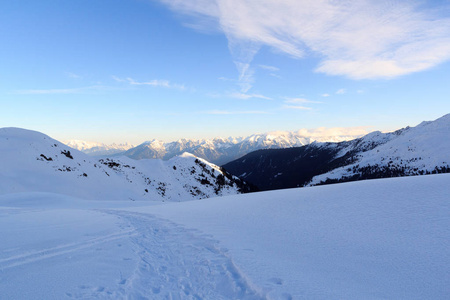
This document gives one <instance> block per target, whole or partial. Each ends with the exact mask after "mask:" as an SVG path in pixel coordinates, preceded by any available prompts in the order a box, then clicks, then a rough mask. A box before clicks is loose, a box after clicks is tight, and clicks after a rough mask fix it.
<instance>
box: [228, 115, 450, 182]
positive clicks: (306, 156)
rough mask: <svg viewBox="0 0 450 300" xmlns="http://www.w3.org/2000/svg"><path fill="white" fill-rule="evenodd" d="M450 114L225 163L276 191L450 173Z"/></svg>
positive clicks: (275, 150)
mask: <svg viewBox="0 0 450 300" xmlns="http://www.w3.org/2000/svg"><path fill="white" fill-rule="evenodd" d="M448 149H450V115H446V116H443V117H442V118H440V119H438V120H435V121H432V122H423V123H422V124H420V125H418V126H416V127H406V128H403V129H400V130H397V131H394V132H389V133H381V132H379V131H376V132H372V133H369V134H367V135H365V136H364V137H362V138H358V139H354V140H351V141H344V142H339V143H318V142H314V143H311V144H308V145H306V146H302V147H296V148H289V149H270V150H259V151H255V152H252V153H249V154H247V155H245V156H243V157H241V158H240V159H237V160H235V161H232V162H230V163H228V164H225V165H224V166H223V167H224V168H225V169H226V170H228V171H229V172H231V173H232V174H235V175H237V176H239V177H240V178H242V179H244V180H245V181H247V182H250V183H252V184H254V185H256V186H257V187H258V188H259V189H260V190H273V189H283V188H292V187H301V186H305V185H317V184H324V183H336V182H346V181H355V180H362V179H374V178H386V177H399V176H410V175H423V174H432V173H446V172H450V166H449V165H450V153H449V151H448Z"/></svg>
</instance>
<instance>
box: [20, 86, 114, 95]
mask: <svg viewBox="0 0 450 300" xmlns="http://www.w3.org/2000/svg"><path fill="white" fill-rule="evenodd" d="M107 89H111V87H106V86H88V87H80V88H73V89H29V90H18V91H15V92H14V94H19V95H57V94H81V93H86V92H92V91H103V90H107Z"/></svg>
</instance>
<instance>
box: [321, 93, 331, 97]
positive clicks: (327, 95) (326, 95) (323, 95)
mask: <svg viewBox="0 0 450 300" xmlns="http://www.w3.org/2000/svg"><path fill="white" fill-rule="evenodd" d="M321 96H322V97H330V94H327V93H325V94H322V95H321Z"/></svg>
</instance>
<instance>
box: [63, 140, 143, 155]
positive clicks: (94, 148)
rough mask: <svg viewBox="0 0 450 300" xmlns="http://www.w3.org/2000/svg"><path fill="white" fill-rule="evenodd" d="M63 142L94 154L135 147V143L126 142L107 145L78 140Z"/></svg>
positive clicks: (117, 151)
mask: <svg viewBox="0 0 450 300" xmlns="http://www.w3.org/2000/svg"><path fill="white" fill-rule="evenodd" d="M63 143H64V144H66V145H67V146H69V147H70V148H73V149H76V150H79V151H81V152H84V153H86V154H89V155H95V156H102V155H111V154H117V153H122V152H125V151H127V150H128V149H130V148H133V147H135V145H131V144H128V143H125V144H111V145H107V144H104V143H97V142H86V141H80V140H69V141H63Z"/></svg>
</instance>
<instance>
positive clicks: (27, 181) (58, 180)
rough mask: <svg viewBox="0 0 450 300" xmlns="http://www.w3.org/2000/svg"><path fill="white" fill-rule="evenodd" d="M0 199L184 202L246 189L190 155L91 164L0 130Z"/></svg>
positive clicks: (47, 141)
mask: <svg viewBox="0 0 450 300" xmlns="http://www.w3.org/2000/svg"><path fill="white" fill-rule="evenodd" d="M0 165H1V170H0V194H6V193H14V192H16V193H17V192H52V193H58V194H65V195H70V196H74V197H79V198H84V199H106V200H113V199H115V200H126V199H131V200H170V201H184V200H189V199H201V198H208V197H213V196H218V195H230V194H236V193H239V192H240V191H242V190H245V189H246V186H245V184H243V182H242V181H240V180H239V179H237V178H233V177H232V176H231V175H229V174H227V173H223V172H222V171H221V169H220V168H219V167H217V166H215V165H212V164H210V163H208V162H206V161H204V160H202V159H198V158H196V157H195V156H193V155H190V154H187V153H186V154H183V155H181V156H178V157H174V158H172V159H171V160H169V161H161V160H141V161H136V160H132V159H129V158H127V157H119V158H102V159H95V158H93V157H90V156H87V155H86V154H84V153H82V152H80V151H77V150H74V149H72V148H69V147H68V146H66V145H64V144H62V143H60V142H58V141H56V140H54V139H52V138H50V137H48V136H46V135H44V134H42V133H39V132H35V131H29V130H24V129H19V128H1V129H0Z"/></svg>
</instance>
